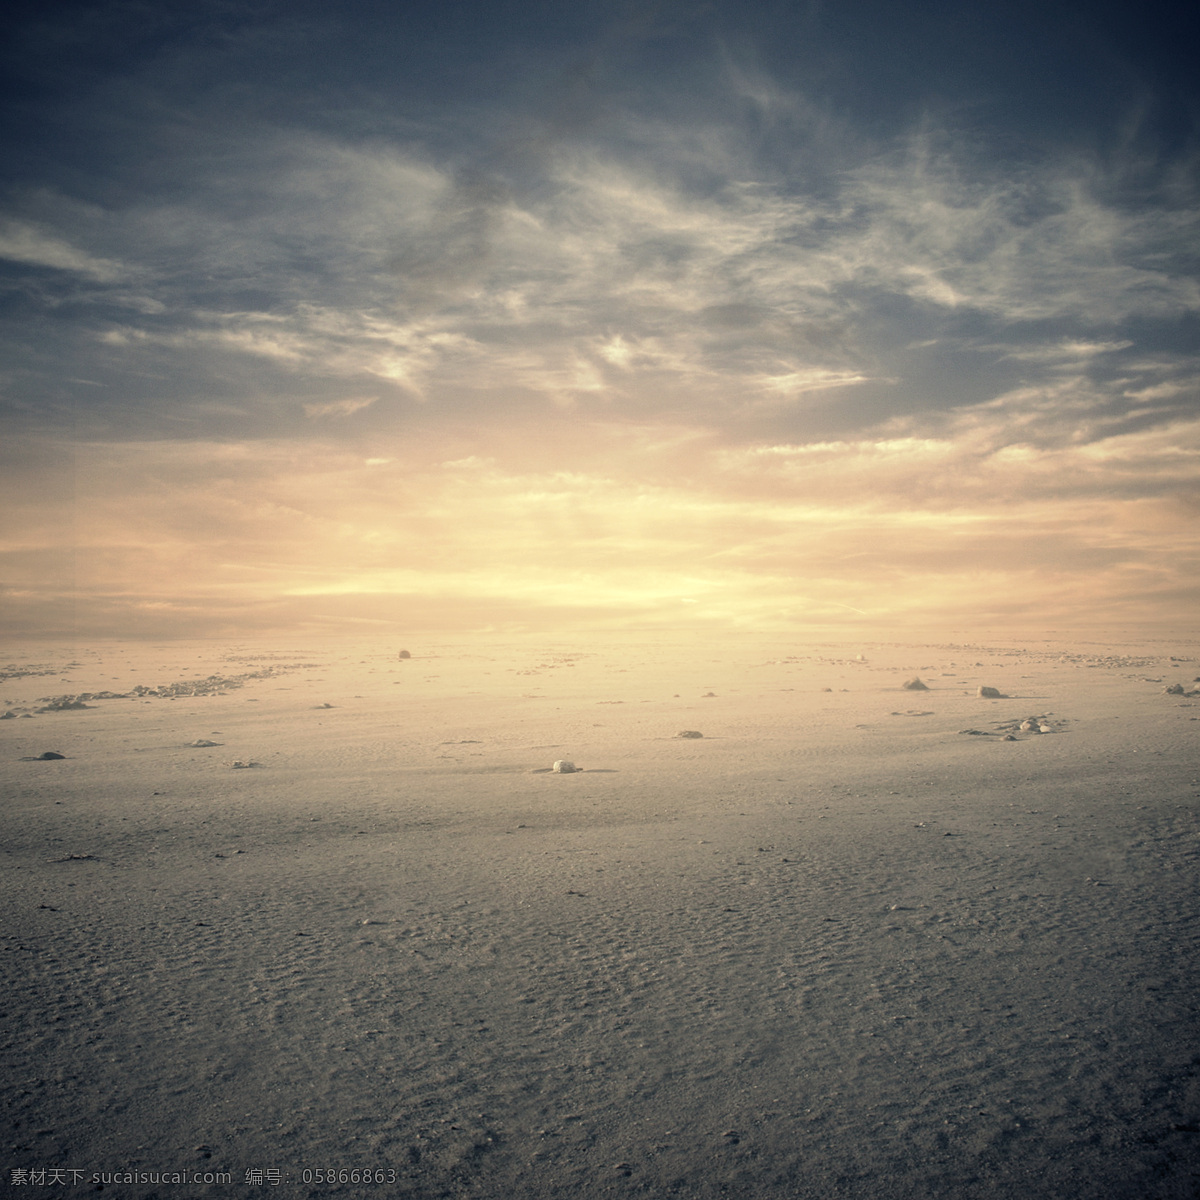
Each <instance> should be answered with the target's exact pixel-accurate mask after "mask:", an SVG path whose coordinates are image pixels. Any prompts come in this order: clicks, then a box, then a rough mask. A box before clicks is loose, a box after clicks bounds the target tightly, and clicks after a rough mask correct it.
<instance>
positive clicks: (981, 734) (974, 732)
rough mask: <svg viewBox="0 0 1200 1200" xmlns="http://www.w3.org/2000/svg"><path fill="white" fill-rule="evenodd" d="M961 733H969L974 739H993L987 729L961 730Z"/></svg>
mask: <svg viewBox="0 0 1200 1200" xmlns="http://www.w3.org/2000/svg"><path fill="white" fill-rule="evenodd" d="M958 732H959V733H969V734H970V735H971V736H972V737H992V736H993V735H992V734H990V733H988V731H987V730H986V729H960V730H959V731H958Z"/></svg>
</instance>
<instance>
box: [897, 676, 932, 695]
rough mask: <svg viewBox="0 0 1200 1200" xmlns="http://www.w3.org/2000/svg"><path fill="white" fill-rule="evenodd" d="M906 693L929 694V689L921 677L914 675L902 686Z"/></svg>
mask: <svg viewBox="0 0 1200 1200" xmlns="http://www.w3.org/2000/svg"><path fill="white" fill-rule="evenodd" d="M900 686H901V687H902V688H903V689H904V690H905V691H906V692H927V691H929V688H928V686H927V685H926V684H924V683H922V682H921V679H920V676H918V675H914V676H913V677H912V678H911V679H906V680H905V681H904V682H903V683H902V684H901V685H900Z"/></svg>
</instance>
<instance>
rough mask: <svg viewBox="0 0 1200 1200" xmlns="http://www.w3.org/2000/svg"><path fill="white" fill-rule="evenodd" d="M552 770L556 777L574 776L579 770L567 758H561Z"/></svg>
mask: <svg viewBox="0 0 1200 1200" xmlns="http://www.w3.org/2000/svg"><path fill="white" fill-rule="evenodd" d="M552 770H553V771H554V773H555V774H556V775H573V774H575V772H576V771H578V770H579V768H578V767H577V766H576V765H575V764H574V763H573V762H569V761H568V760H567V759H565V758H560V759H559V760H558V761H557V762H556V763H555V764H554V766H553V768H552Z"/></svg>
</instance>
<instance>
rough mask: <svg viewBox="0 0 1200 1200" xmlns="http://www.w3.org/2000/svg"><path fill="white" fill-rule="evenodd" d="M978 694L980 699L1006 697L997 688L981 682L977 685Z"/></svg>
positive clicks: (1000, 698)
mask: <svg viewBox="0 0 1200 1200" xmlns="http://www.w3.org/2000/svg"><path fill="white" fill-rule="evenodd" d="M978 695H979V698H980V699H981V700H1006V699H1007V698H1008V697H1007V696H1005V694H1004V693H1003V692H1002V691H1001V690H1000V689H999V688H994V687H987V686H986V685H985V684H982V683H981V684H980V685H979V692H978Z"/></svg>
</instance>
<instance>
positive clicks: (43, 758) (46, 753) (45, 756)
mask: <svg viewBox="0 0 1200 1200" xmlns="http://www.w3.org/2000/svg"><path fill="white" fill-rule="evenodd" d="M37 757H38V761H39V762H49V761H50V760H51V759H52V758H66V757H67V756H66V755H65V754H59V752H58V751H57V750H43V751H42V752H41V754H39V755H38V756H37Z"/></svg>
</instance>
